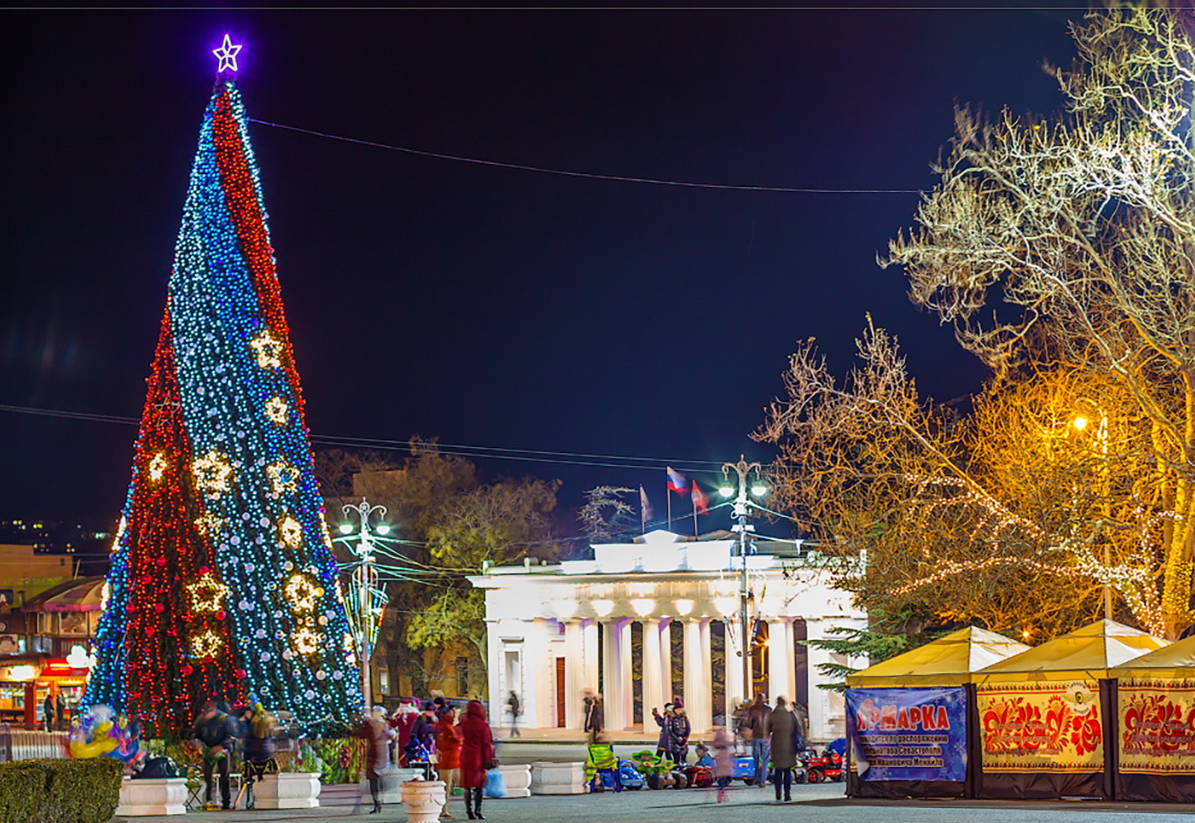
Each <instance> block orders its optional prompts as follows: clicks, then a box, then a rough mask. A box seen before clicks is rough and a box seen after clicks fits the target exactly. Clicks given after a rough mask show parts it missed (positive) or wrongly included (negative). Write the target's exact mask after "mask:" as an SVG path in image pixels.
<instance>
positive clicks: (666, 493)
mask: <svg viewBox="0 0 1195 823" xmlns="http://www.w3.org/2000/svg"><path fill="white" fill-rule="evenodd" d="M667 476H668V475H664V477H667ZM664 497H666V498H668V531H672V489H670V488H668V481H667V480H665V481H664Z"/></svg>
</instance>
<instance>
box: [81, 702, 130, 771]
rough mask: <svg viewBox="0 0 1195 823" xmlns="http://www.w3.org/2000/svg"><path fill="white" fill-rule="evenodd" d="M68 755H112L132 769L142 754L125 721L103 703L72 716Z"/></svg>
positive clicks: (126, 767)
mask: <svg viewBox="0 0 1195 823" xmlns="http://www.w3.org/2000/svg"><path fill="white" fill-rule="evenodd" d="M67 751H68V752H69V753H70V756H71V757H114V758H116V759H117V760H119V761H120V762H122V763H124V765H125V769H126V770H127V769H132V768H134V767H135V766H136V765H137V764H138V763H140V762H141V760H142V759H144V757H145V752H144V751H142V749H141V745H140V744H139V743H138V741H137V735H136V734H135V733H134V732H133V731H131V730H130V729H129V724H128V721H127V720H125V719H124V718H123V717H119V716H116V715H114V714H113V712H112V709H110V708H109V707H108V706H104V705H96V706H92V707H91V708H90V709H88V710H87V711H86V712H84V713H83V714H82V715H75V717H74V719H72V720H71V731H70V735H69V738H68V743H67Z"/></svg>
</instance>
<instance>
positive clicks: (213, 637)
mask: <svg viewBox="0 0 1195 823" xmlns="http://www.w3.org/2000/svg"><path fill="white" fill-rule="evenodd" d="M223 647H224V640H223V638H221V637H220V635H218V634H216V633H215V632H214V631H212V630H211V629H208V630H207V631H205V632H204V633H203V634H197V635H195V636H194V637H192V638H191V652H192V653H193V654H194V655H195V656H196V657H215V656H216V655H217V654H219V653H220V649H222V648H223Z"/></svg>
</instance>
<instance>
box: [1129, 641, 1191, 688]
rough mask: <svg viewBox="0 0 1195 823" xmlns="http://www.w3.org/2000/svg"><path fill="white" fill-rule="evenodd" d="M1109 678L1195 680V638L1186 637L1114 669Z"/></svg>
mask: <svg viewBox="0 0 1195 823" xmlns="http://www.w3.org/2000/svg"><path fill="white" fill-rule="evenodd" d="M1109 677H1115V678H1117V679H1118V680H1119V679H1124V678H1129V677H1134V678H1138V679H1143V678H1152V679H1154V680H1195V637H1185V638H1183V639H1182V640H1179V641H1177V642H1175V643H1171V644H1170V645H1169V646H1163V647H1162V648H1160V649H1156V650H1154V651H1152V652H1149V653H1147V654H1143V655H1141V656H1140V657H1135V658H1133V659H1132V660H1130V661H1129V662H1127V663H1125V664H1124V665H1121V666H1117V667H1116V668H1114V669H1112V670H1111V672H1110V674H1109Z"/></svg>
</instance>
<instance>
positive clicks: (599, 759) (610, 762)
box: [585, 743, 622, 793]
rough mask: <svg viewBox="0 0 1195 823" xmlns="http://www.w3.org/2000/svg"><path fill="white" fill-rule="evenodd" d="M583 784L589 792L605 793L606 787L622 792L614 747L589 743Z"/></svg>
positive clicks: (606, 744)
mask: <svg viewBox="0 0 1195 823" xmlns="http://www.w3.org/2000/svg"><path fill="white" fill-rule="evenodd" d="M585 784H586V785H587V786H588V787H589V791H591V792H600V791H605V789H606V787H607V785H608V786H609V787H610V788H611V789H612V790H613V791H614V792H615V793H617V792H621V791H622V774H621V769H620V768H619V762H618V758H617V757H615V756H614V747H613V746H612V745H610V744H609V743H590V744H589V746H588V747H587V753H586V755H585Z"/></svg>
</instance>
